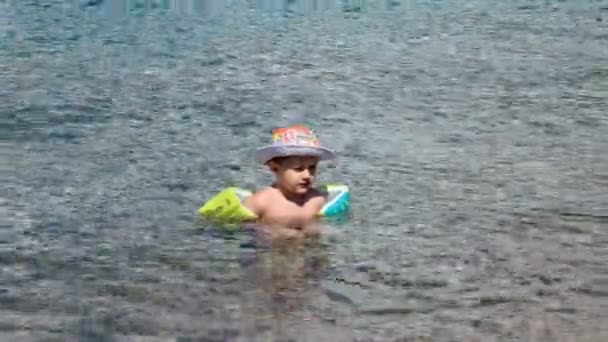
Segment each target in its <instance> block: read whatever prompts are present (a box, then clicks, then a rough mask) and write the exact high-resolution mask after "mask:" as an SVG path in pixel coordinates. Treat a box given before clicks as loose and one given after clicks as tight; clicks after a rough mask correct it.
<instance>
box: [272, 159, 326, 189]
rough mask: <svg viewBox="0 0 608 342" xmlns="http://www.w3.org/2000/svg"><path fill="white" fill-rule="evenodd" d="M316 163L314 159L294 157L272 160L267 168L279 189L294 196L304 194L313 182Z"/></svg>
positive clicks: (317, 160)
mask: <svg viewBox="0 0 608 342" xmlns="http://www.w3.org/2000/svg"><path fill="white" fill-rule="evenodd" d="M318 163H319V159H318V158H316V157H305V156H302V157H300V156H294V157H285V158H280V159H278V160H272V161H270V162H269V163H268V166H269V167H270V170H272V172H274V174H275V175H276V177H277V183H278V185H279V186H280V187H281V188H283V189H284V190H287V191H289V192H291V193H294V194H305V193H306V192H308V190H310V188H311V187H312V184H313V183H314V181H315V175H316V174H317V164H318Z"/></svg>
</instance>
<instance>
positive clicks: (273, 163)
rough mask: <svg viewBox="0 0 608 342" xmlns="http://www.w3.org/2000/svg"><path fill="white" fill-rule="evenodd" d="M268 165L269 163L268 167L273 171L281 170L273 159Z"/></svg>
mask: <svg viewBox="0 0 608 342" xmlns="http://www.w3.org/2000/svg"><path fill="white" fill-rule="evenodd" d="M267 165H268V168H269V169H270V171H272V172H274V173H277V172H279V166H278V165H277V163H275V162H274V161H272V160H271V161H269V162H268V164H267Z"/></svg>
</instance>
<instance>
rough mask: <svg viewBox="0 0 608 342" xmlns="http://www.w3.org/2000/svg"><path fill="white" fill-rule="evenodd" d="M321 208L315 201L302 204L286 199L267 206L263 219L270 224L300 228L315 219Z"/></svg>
mask: <svg viewBox="0 0 608 342" xmlns="http://www.w3.org/2000/svg"><path fill="white" fill-rule="evenodd" d="M319 210H320V209H319V208H316V206H315V204H314V203H305V204H304V205H301V206H300V205H297V204H295V203H292V202H289V201H285V202H281V203H277V204H276V205H273V206H271V207H269V208H267V210H266V211H265V213H264V216H263V221H264V222H265V223H268V224H273V225H274V224H277V225H281V226H285V227H290V228H298V229H299V228H302V227H303V226H305V225H306V224H308V223H310V222H311V221H312V220H314V219H315V217H316V214H317V212H318V211H319Z"/></svg>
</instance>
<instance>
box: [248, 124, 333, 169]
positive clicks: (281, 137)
mask: <svg viewBox="0 0 608 342" xmlns="http://www.w3.org/2000/svg"><path fill="white" fill-rule="evenodd" d="M287 156H313V157H317V158H319V160H331V159H334V158H336V154H335V153H334V152H332V151H331V150H329V149H327V148H325V147H323V146H321V143H320V142H319V139H318V138H317V136H316V135H315V133H314V132H313V130H312V129H310V128H309V127H306V126H303V125H293V126H289V127H281V128H277V129H275V130H274V131H272V144H270V145H267V146H264V147H262V148H259V149H258V150H257V151H256V153H255V158H256V160H257V161H258V162H259V163H262V164H266V163H267V162H268V161H269V160H271V159H273V158H276V157H287Z"/></svg>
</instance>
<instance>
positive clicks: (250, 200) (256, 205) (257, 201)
mask: <svg viewBox="0 0 608 342" xmlns="http://www.w3.org/2000/svg"><path fill="white" fill-rule="evenodd" d="M264 197H265V196H264V193H263V192H256V193H255V194H253V195H251V196H249V197H247V198H245V200H243V206H245V208H247V209H249V210H251V212H252V213H254V214H255V215H256V216H257V217H258V219H260V218H261V217H262V215H263V214H264V204H265V202H266V201H265V198H264Z"/></svg>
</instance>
